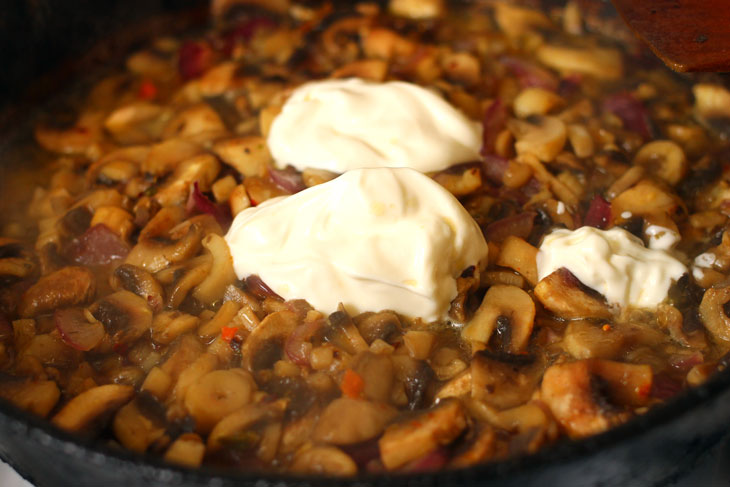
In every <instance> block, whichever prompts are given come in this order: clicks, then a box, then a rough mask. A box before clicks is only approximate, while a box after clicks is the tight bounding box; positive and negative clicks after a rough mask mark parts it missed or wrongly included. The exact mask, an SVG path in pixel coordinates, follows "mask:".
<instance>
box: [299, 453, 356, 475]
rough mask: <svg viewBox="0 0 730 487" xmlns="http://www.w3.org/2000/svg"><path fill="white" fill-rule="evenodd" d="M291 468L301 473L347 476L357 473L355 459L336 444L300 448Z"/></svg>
mask: <svg viewBox="0 0 730 487" xmlns="http://www.w3.org/2000/svg"><path fill="white" fill-rule="evenodd" d="M289 468H290V469H291V471H292V472H296V473H300V474H316V475H328V476H330V475H331V476H341V477H346V476H351V475H355V474H356V473H357V464H356V463H355V462H354V460H353V459H352V458H350V456H349V455H347V454H346V453H345V452H343V451H342V450H340V449H339V448H336V447H334V446H315V447H312V448H308V449H304V450H300V451H299V452H297V454H296V455H295V456H294V459H293V460H292V462H291V464H290V465H289Z"/></svg>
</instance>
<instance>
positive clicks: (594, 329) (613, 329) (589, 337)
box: [563, 315, 681, 359]
mask: <svg viewBox="0 0 730 487" xmlns="http://www.w3.org/2000/svg"><path fill="white" fill-rule="evenodd" d="M680 316H681V315H680ZM626 338H627V336H626V334H625V333H623V330H622V329H621V328H620V327H618V326H615V325H614V326H604V325H603V324H601V323H595V322H592V321H588V320H575V321H571V322H570V323H568V326H567V327H566V328H565V333H564V334H563V345H564V347H565V350H566V351H567V352H568V353H570V354H571V355H572V356H573V357H575V358H577V359H584V358H609V359H610V358H616V357H618V356H619V354H620V353H621V351H622V350H623V349H624V345H625V343H626Z"/></svg>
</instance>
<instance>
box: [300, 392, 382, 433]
mask: <svg viewBox="0 0 730 487" xmlns="http://www.w3.org/2000/svg"><path fill="white" fill-rule="evenodd" d="M395 415H396V410H395V409H394V408H393V407H391V406H388V405H387V404H382V403H375V402H370V401H364V400H361V399H351V398H349V397H341V398H338V399H335V400H334V401H332V402H331V403H329V404H328V405H327V407H326V408H325V409H324V411H323V412H322V415H321V416H320V418H319V422H317V426H316V427H315V428H314V432H313V434H312V438H313V439H314V440H315V441H321V442H325V443H332V444H335V445H349V444H352V443H359V442H361V441H366V440H369V439H371V438H375V437H377V436H378V435H379V434H380V433H382V432H383V430H384V429H385V425H386V424H388V423H389V422H390V420H391V419H393V417H394V416H395Z"/></svg>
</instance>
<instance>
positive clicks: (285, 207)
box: [226, 168, 487, 321]
mask: <svg viewBox="0 0 730 487" xmlns="http://www.w3.org/2000/svg"><path fill="white" fill-rule="evenodd" d="M226 241H227V242H228V245H229V247H230V249H231V255H232V256H233V266H234V269H235V271H236V274H237V275H238V277H239V278H245V277H247V276H249V275H251V274H258V275H259V277H261V279H262V280H263V281H264V282H265V283H266V284H267V285H269V287H271V288H272V289H273V290H274V291H275V292H276V293H278V294H279V295H281V296H282V297H284V298H285V299H294V298H303V299H306V300H307V301H309V303H310V304H311V305H312V306H314V307H315V308H316V309H318V310H320V311H323V312H328V313H329V312H333V311H335V310H336V309H337V306H338V304H339V303H340V302H342V303H343V304H344V306H345V308H346V309H347V310H348V312H351V313H360V312H363V311H378V310H382V309H391V310H394V311H397V312H399V313H402V314H404V315H406V316H410V317H421V318H424V319H426V320H429V321H433V320H438V319H444V318H446V317H447V312H448V310H449V306H450V303H451V301H452V300H453V299H454V297H456V294H457V291H456V278H457V277H459V275H460V274H461V273H462V271H463V270H464V269H466V268H467V267H469V266H472V265H478V264H479V263H480V262H481V261H484V260H485V259H486V257H487V244H486V241H485V240H484V237H483V235H482V232H481V230H480V228H479V226H478V225H477V223H476V222H475V221H474V219H473V218H472V217H471V216H470V215H469V213H468V212H467V211H466V210H465V209H464V207H463V206H462V205H461V203H459V201H458V200H457V199H456V198H455V197H454V196H453V195H452V194H451V193H449V192H448V191H447V190H445V189H444V188H443V187H441V186H440V185H439V184H438V183H436V182H435V181H433V180H432V179H431V178H429V177H428V176H425V175H423V174H421V173H420V172H418V171H415V170H412V169H408V168H399V169H392V168H374V169H358V170H353V171H348V172H346V173H345V174H343V175H342V176H339V177H338V178H336V179H333V180H332V181H329V182H327V183H324V184H320V185H318V186H314V187H312V188H309V189H306V190H304V191H301V192H299V193H297V194H294V195H292V196H285V197H280V198H275V199H272V200H268V201H266V202H264V203H263V204H261V205H259V206H257V207H253V208H249V209H246V210H244V211H242V212H241V213H239V214H238V215H237V216H236V218H235V220H234V221H233V225H232V226H231V229H230V230H229V231H228V234H227V235H226Z"/></svg>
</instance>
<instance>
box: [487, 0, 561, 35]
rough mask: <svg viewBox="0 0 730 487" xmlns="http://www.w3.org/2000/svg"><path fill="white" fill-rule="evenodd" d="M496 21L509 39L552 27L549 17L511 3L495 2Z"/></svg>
mask: <svg viewBox="0 0 730 487" xmlns="http://www.w3.org/2000/svg"><path fill="white" fill-rule="evenodd" d="M494 19H495V20H496V21H497V25H498V26H499V28H500V30H501V31H502V32H504V33H505V34H507V35H508V36H509V37H519V36H522V35H524V34H526V33H528V32H531V31H533V30H535V29H540V28H548V27H550V26H551V25H552V22H550V19H548V17H547V16H546V15H545V14H544V13H542V12H540V11H538V10H534V9H531V8H525V7H521V6H518V5H514V4H512V3H511V2H503V1H500V2H495V4H494Z"/></svg>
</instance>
